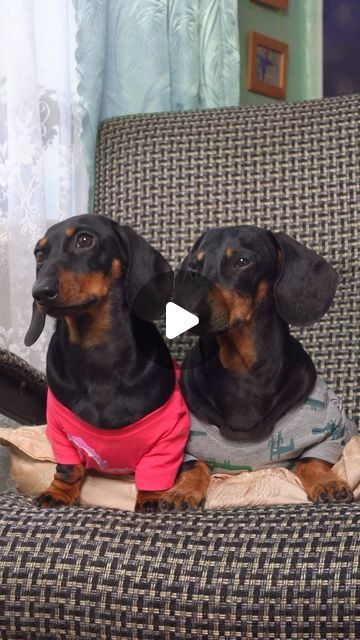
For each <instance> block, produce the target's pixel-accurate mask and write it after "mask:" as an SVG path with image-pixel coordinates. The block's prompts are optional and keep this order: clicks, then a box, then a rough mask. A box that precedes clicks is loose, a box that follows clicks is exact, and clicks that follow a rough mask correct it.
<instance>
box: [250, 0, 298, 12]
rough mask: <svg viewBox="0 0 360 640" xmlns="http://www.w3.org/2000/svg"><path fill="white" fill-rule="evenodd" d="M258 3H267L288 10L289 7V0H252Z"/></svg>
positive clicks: (275, 7)
mask: <svg viewBox="0 0 360 640" xmlns="http://www.w3.org/2000/svg"><path fill="white" fill-rule="evenodd" d="M252 1H253V2H256V4H267V5H268V6H269V7H274V9H282V10H283V11H286V10H287V9H288V8H289V0H252Z"/></svg>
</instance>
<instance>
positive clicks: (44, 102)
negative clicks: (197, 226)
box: [0, 0, 88, 369]
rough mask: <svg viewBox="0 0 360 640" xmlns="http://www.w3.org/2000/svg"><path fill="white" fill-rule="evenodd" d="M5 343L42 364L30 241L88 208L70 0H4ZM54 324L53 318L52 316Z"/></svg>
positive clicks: (0, 273)
mask: <svg viewBox="0 0 360 640" xmlns="http://www.w3.org/2000/svg"><path fill="white" fill-rule="evenodd" d="M0 8H1V13H0V41H1V57H0V344H1V345H3V346H5V347H6V348H8V349H9V350H11V351H13V352H15V353H18V354H19V355H21V356H22V357H24V358H25V359H26V360H28V361H30V362H31V363H32V364H33V365H34V366H36V367H38V368H41V369H43V368H44V363H45V358H44V354H45V351H46V345H47V342H48V338H49V333H51V327H50V326H48V330H47V333H45V332H44V334H43V336H42V338H41V339H40V340H39V342H38V343H37V344H36V345H34V347H33V348H32V349H27V348H26V347H25V346H24V335H25V333H26V329H27V326H28V323H29V320H30V315H31V309H32V298H31V287H32V283H33V281H34V276H35V263H34V260H33V257H32V248H33V246H34V244H35V242H36V240H38V239H39V238H40V237H41V235H42V234H43V233H44V232H45V230H46V228H47V227H48V226H49V225H50V224H51V223H53V222H56V221H58V220H60V219H63V218H66V217H68V216H71V215H74V213H75V212H79V213H80V212H85V211H86V208H87V193H88V184H87V178H86V173H84V170H83V168H82V167H83V166H84V162H83V159H82V152H81V145H80V132H81V112H80V107H79V104H78V100H77V93H76V79H75V65H74V63H73V61H74V59H75V11H74V8H73V5H72V3H71V2H69V1H68V0H51V2H49V1H48V0H35V1H32V0H0ZM48 324H49V325H50V323H48Z"/></svg>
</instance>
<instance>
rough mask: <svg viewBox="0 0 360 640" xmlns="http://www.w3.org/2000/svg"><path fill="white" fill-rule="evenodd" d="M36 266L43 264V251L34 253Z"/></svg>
mask: <svg viewBox="0 0 360 640" xmlns="http://www.w3.org/2000/svg"><path fill="white" fill-rule="evenodd" d="M35 260H36V264H42V263H43V262H45V253H44V252H43V251H37V252H36V253H35Z"/></svg>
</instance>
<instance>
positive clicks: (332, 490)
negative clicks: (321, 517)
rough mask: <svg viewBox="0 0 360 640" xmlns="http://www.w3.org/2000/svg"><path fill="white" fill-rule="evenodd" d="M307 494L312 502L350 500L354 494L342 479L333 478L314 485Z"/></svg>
mask: <svg viewBox="0 0 360 640" xmlns="http://www.w3.org/2000/svg"><path fill="white" fill-rule="evenodd" d="M311 494H312V495H309V498H310V499H311V500H313V502H352V501H353V500H354V494H353V492H352V490H351V489H350V487H349V485H348V484H347V483H346V482H343V481H342V480H333V481H330V482H324V483H321V484H318V485H316V486H315V487H314V488H313V491H312V492H311Z"/></svg>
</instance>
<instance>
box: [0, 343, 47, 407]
mask: <svg viewBox="0 0 360 640" xmlns="http://www.w3.org/2000/svg"><path fill="white" fill-rule="evenodd" d="M2 371H4V372H5V373H8V374H11V375H12V376H13V377H14V378H15V379H16V380H18V381H19V382H26V384H27V386H29V387H30V388H32V389H34V391H37V392H38V393H40V394H41V395H44V396H45V394H46V389H47V384H46V378H45V376H44V375H43V374H42V373H41V372H40V371H38V370H37V369H34V367H32V366H31V365H30V364H28V362H26V361H25V360H23V359H22V358H20V357H19V356H17V355H16V354H15V353H11V351H8V350H7V349H4V348H2V347H0V376H1V373H2Z"/></svg>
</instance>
